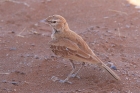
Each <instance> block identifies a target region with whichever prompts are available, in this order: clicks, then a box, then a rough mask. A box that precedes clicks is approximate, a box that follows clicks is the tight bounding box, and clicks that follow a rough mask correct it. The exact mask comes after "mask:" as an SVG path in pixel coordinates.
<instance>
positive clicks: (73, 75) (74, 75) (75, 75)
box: [71, 62, 85, 78]
mask: <svg viewBox="0 0 140 93" xmlns="http://www.w3.org/2000/svg"><path fill="white" fill-rule="evenodd" d="M84 65H85V62H83V63H82V64H81V67H80V68H79V69H78V70H77V71H76V73H74V74H72V76H71V77H77V78H80V77H79V76H77V74H78V73H79V71H80V70H81V69H82V68H83V66H84Z"/></svg>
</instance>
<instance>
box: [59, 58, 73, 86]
mask: <svg viewBox="0 0 140 93" xmlns="http://www.w3.org/2000/svg"><path fill="white" fill-rule="evenodd" d="M70 62H71V66H72V71H71V72H70V73H69V75H68V76H67V78H66V79H64V80H60V82H61V83H65V82H67V83H70V84H71V82H70V81H68V80H69V78H70V77H71V76H72V74H73V72H74V71H75V65H74V63H73V60H70Z"/></svg>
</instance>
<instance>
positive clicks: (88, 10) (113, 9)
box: [0, 0, 140, 93]
mask: <svg viewBox="0 0 140 93" xmlns="http://www.w3.org/2000/svg"><path fill="white" fill-rule="evenodd" d="M138 11H139V10H137V9H135V6H132V5H130V4H128V2H127V1H125V0H1V1H0V93H140V63H139V62H140V42H139V40H140V31H139V29H140V12H138ZM53 14H59V15H62V16H64V17H65V18H66V20H67V22H68V23H69V26H70V28H71V29H72V30H74V31H75V32H77V33H78V34H79V35H81V36H82V37H83V38H84V40H85V41H86V42H87V43H88V44H89V46H90V47H91V48H92V49H93V51H94V52H95V54H96V55H97V56H98V57H99V58H100V59H102V60H103V61H104V62H105V63H107V62H108V61H110V62H112V63H114V64H115V66H116V67H117V69H118V70H116V71H115V72H116V73H117V74H118V75H119V76H120V77H121V79H122V80H121V81H120V82H118V81H115V80H114V79H113V78H112V77H111V76H110V75H109V74H107V73H106V72H104V71H103V70H99V69H98V67H97V66H96V65H90V64H87V65H86V66H85V67H84V68H83V69H82V70H81V71H80V73H79V74H78V75H79V76H80V77H81V78H80V79H78V78H71V79H70V81H71V82H72V84H67V83H65V84H61V83H59V82H54V81H52V80H51V78H52V76H56V77H58V78H60V79H64V78H66V76H67V75H68V73H69V72H70V71H71V66H70V63H69V62H68V60H63V59H62V58H59V57H56V56H54V55H53V53H52V52H51V51H50V49H49V47H48V45H47V42H48V41H49V40H51V38H50V35H51V28H50V27H49V26H48V25H45V24H42V23H40V22H39V21H40V20H42V19H44V18H46V17H48V16H50V15H53ZM75 63H76V66H77V67H79V66H80V63H79V62H75Z"/></svg>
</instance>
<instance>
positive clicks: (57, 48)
mask: <svg viewBox="0 0 140 93" xmlns="http://www.w3.org/2000/svg"><path fill="white" fill-rule="evenodd" d="M49 45H50V48H51V49H52V51H53V52H54V53H55V54H56V55H60V56H64V57H66V56H76V57H78V58H81V59H83V60H91V59H93V58H92V56H91V55H90V54H88V53H86V52H85V51H83V50H81V49H80V48H79V46H78V45H77V44H76V43H74V42H73V41H71V40H69V39H66V38H61V39H58V40H52V41H50V42H49ZM94 60H95V59H94Z"/></svg>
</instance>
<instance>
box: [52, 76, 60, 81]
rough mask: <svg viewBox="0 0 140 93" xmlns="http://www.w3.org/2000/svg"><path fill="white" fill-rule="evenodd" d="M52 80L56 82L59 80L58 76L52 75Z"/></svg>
mask: <svg viewBox="0 0 140 93" xmlns="http://www.w3.org/2000/svg"><path fill="white" fill-rule="evenodd" d="M51 80H52V81H53V82H55V81H58V80H59V79H58V77H56V76H52V78H51Z"/></svg>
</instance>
